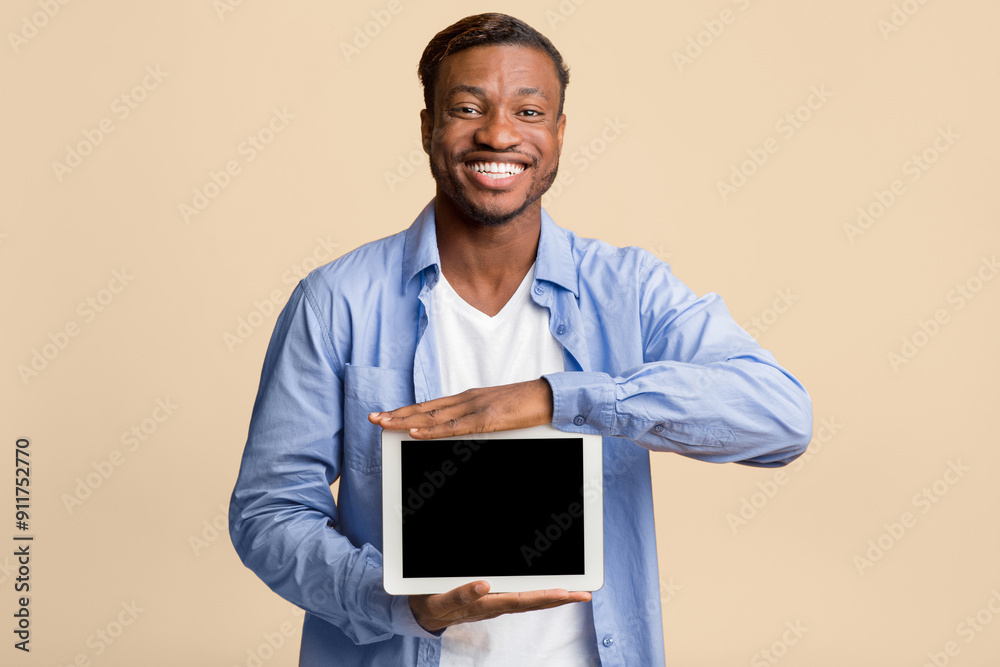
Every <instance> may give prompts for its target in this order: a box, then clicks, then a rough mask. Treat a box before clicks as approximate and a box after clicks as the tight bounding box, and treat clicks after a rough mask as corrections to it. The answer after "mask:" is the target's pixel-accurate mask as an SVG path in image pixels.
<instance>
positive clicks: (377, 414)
mask: <svg viewBox="0 0 1000 667" xmlns="http://www.w3.org/2000/svg"><path fill="white" fill-rule="evenodd" d="M380 414H382V413H381V412H369V413H368V418H369V419H371V418H372V417H378V416H379V415H380Z"/></svg>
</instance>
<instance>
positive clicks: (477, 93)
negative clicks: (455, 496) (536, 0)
mask: <svg viewBox="0 0 1000 667" xmlns="http://www.w3.org/2000/svg"><path fill="white" fill-rule="evenodd" d="M419 73H420V78H421V81H422V83H423V85H424V96H425V104H426V108H425V109H424V110H423V111H421V113H420V121H421V134H422V137H423V146H424V150H425V151H426V152H427V153H428V155H429V158H430V165H431V172H432V174H433V176H434V179H435V181H436V183H437V192H436V196H435V198H434V199H433V200H432V201H431V202H430V203H429V204H428V205H427V207H426V208H425V209H424V210H423V211H422V212H421V213H420V215H419V216H418V217H417V219H416V220H415V222H414V223H413V224H412V225H411V226H410V227H409V228H408V229H407V230H406V231H404V232H400V233H398V234H396V235H394V236H390V237H388V238H385V239H381V240H379V241H375V242H372V243H369V244H367V245H365V246H362V247H361V248H358V249H356V250H355V251H353V252H350V253H348V254H346V255H344V256H343V257H341V258H339V259H338V260H336V261H334V262H332V263H331V264H328V265H326V266H324V267H321V268H319V269H317V270H316V271H314V272H313V273H311V274H310V275H309V276H308V277H307V278H305V279H304V280H303V281H302V282H301V283H300V284H299V285H298V286H297V287H296V289H295V291H294V292H293V293H292V295H291V297H290V298H289V302H288V304H287V305H286V306H285V308H284V310H283V311H282V313H281V316H280V317H279V319H278V322H277V324H276V325H275V330H274V333H273V335H272V338H271V341H270V345H269V347H268V351H267V355H266V358H265V361H264V369H263V372H262V375H261V382H260V390H259V393H258V396H257V400H256V403H255V405H254V411H253V416H252V418H251V422H250V433H249V438H248V440H247V444H246V450H245V453H244V456H243V463H242V466H241V470H240V475H239V479H238V481H237V483H236V488H235V490H234V492H233V498H232V511H231V512H230V516H231V517H232V523H231V528H230V531H231V535H232V539H233V543H234V545H235V546H236V549H237V551H238V552H239V554H240V557H241V558H242V559H243V562H244V563H245V564H246V565H247V566H248V567H250V568H251V569H253V570H254V571H255V572H256V573H257V574H258V575H259V576H260V577H261V578H262V579H263V580H264V581H265V582H266V583H267V584H268V585H269V586H270V587H271V588H272V589H273V590H275V591H276V592H277V593H279V594H280V595H282V596H283V597H285V598H286V599H288V600H290V601H291V602H293V603H295V604H297V605H299V606H300V607H302V608H304V609H305V610H306V611H307V614H306V617H305V624H304V628H303V637H302V649H301V657H300V664H301V665H307V666H312V665H333V664H335V665H361V664H364V665H437V664H442V665H458V664H463V665H464V664H498V665H499V664H503V665H509V664H545V665H581V664H601V665H652V664H663V662H664V654H663V641H662V621H661V617H660V607H659V577H658V572H657V560H656V543H655V536H654V523H653V513H652V490H651V484H650V474H649V451H650V450H653V451H662V452H675V453H679V454H682V455H684V456H689V457H693V458H697V459H702V460H705V461H711V462H729V461H736V462H739V463H743V464H746V465H756V466H780V465H784V464H787V463H789V462H790V461H792V460H793V459H794V458H795V457H797V456H798V455H799V454H801V453H802V452H803V451H804V450H805V447H806V444H807V443H808V441H809V438H810V434H811V431H812V411H811V404H810V400H809V396H808V394H807V393H806V391H805V389H804V388H803V387H802V385H801V384H800V383H799V382H798V381H797V380H795V378H793V377H792V376H791V375H790V374H789V373H788V372H787V371H785V370H784V369H783V368H782V367H781V366H779V365H778V364H777V362H776V361H775V359H774V357H773V356H772V355H771V354H770V353H769V352H767V351H766V350H763V349H762V348H761V347H760V346H759V345H758V344H757V342H756V341H755V340H754V339H753V338H751V337H750V336H749V335H748V334H747V333H746V332H745V331H743V330H742V329H741V328H740V327H739V326H738V325H737V324H736V323H735V322H734V321H733V319H732V317H731V316H730V315H729V313H728V311H727V310H726V308H725V305H724V304H723V302H722V300H721V299H720V298H719V297H718V296H717V295H715V294H708V295H706V296H704V297H702V298H697V297H696V296H695V295H694V294H693V293H692V292H691V290H690V289H688V288H687V287H686V286H685V285H684V284H683V283H681V282H680V281H679V280H677V279H676V278H675V277H674V276H673V274H672V273H671V272H670V269H669V267H668V266H667V265H666V264H664V263H663V262H661V261H659V260H657V259H656V258H655V257H653V256H652V255H651V254H650V253H647V252H645V251H643V250H641V249H638V248H624V249H622V248H614V247H611V246H609V245H607V244H605V243H603V242H601V241H596V240H591V239H583V238H579V237H577V236H576V235H574V234H573V233H572V232H570V231H568V230H565V229H561V228H559V227H557V226H555V224H554V223H553V221H552V220H551V219H550V218H549V216H548V214H547V213H545V212H544V211H543V210H542V208H541V203H540V201H541V196H542V194H543V193H544V192H545V191H546V190H547V189H548V187H549V186H550V185H551V184H552V182H553V181H554V179H555V176H556V169H557V166H558V160H559V154H560V151H561V149H562V142H563V131H564V129H565V124H566V117H565V115H564V114H563V113H562V107H563V100H564V94H565V87H566V84H567V82H568V79H569V76H568V70H567V69H566V67H565V66H564V64H563V62H562V58H561V56H560V55H559V53H558V51H556V49H555V48H554V47H553V46H552V44H551V43H550V42H549V41H548V40H547V39H546V38H544V37H543V36H541V35H540V34H538V33H537V32H536V31H534V30H533V29H532V28H530V27H529V26H527V25H526V24H524V23H522V22H520V21H518V20H517V19H513V18H511V17H509V16H505V15H502V14H483V15H479V16H472V17H468V18H466V19H463V20H461V21H459V22H458V23H456V24H454V25H452V26H450V27H448V28H446V29H445V30H443V31H442V32H441V33H439V34H438V35H437V36H435V37H434V39H433V40H431V42H430V43H429V44H428V46H427V48H426V50H425V51H424V54H423V57H422V58H421V62H420V67H419ZM546 423H551V424H553V425H554V426H555V427H556V428H558V429H561V430H563V431H570V432H579V433H593V434H599V435H602V436H605V437H604V471H605V479H604V503H605V508H604V531H605V532H604V535H605V583H604V586H603V588H601V589H600V590H599V591H595V592H593V593H592V594H591V593H588V592H568V591H564V590H549V591H536V592H532V593H517V594H514V593H509V594H503V593H500V594H494V593H489V592H488V590H489V586H488V583H487V582H485V581H476V582H469V583H468V584H466V585H464V586H461V587H459V588H457V589H455V590H453V591H451V592H448V593H444V594H440V595H425V596H409V597H407V596H390V595H388V594H387V593H386V592H385V591H384V589H383V588H382V555H381V544H382V533H381V468H380V466H381V458H380V456H381V451H380V445H379V438H380V432H381V429H400V430H402V429H406V430H409V432H410V434H411V436H412V437H414V438H418V439H419V438H433V437H441V436H447V435H460V434H467V433H474V432H482V431H496V430H507V429H514V428H522V427H528V426H533V425H539V424H546ZM526 464H529V463H526ZM338 477H339V479H340V488H339V496H338V503H337V504H335V503H334V500H333V498H332V495H331V493H330V489H329V487H330V485H331V484H332V483H333V482H334V480H336V479H337V478H338ZM512 485H513V486H514V487H515V488H516V480H512ZM491 492H494V490H491V489H484V493H491ZM497 492H498V491H497ZM504 492H507V493H510V492H514V491H511V490H505V491H504ZM482 528H483V527H481V526H455V530H456V531H474V530H478V529H482Z"/></svg>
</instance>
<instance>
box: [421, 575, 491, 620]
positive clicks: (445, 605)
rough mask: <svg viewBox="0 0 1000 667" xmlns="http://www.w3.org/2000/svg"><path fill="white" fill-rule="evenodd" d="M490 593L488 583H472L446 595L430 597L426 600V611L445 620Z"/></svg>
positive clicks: (440, 594)
mask: <svg viewBox="0 0 1000 667" xmlns="http://www.w3.org/2000/svg"><path fill="white" fill-rule="evenodd" d="M489 592H490V584H489V582H488V581H472V582H469V583H467V584H463V585H462V586H459V587H458V588H454V589H452V590H450V591H448V592H447V593H439V594H437V595H431V596H429V597H428V598H427V606H428V609H429V610H430V611H431V612H432V613H434V615H435V616H438V617H439V618H446V617H448V616H449V615H452V614H454V613H455V612H457V611H459V610H461V609H464V608H467V607H468V606H469V605H472V604H475V603H476V602H478V601H479V600H481V599H482V598H483V597H484V596H486V595H487V594H488V593H489Z"/></svg>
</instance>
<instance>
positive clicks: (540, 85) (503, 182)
mask: <svg viewBox="0 0 1000 667" xmlns="http://www.w3.org/2000/svg"><path fill="white" fill-rule="evenodd" d="M434 106H435V108H434V109H431V110H424V111H421V112H420V122H421V134H422V135H423V143H424V150H426V151H427V152H428V154H429V155H430V164H431V173H432V174H433V175H434V179H435V180H436V181H437V187H438V194H439V195H443V196H446V197H448V198H450V199H451V200H452V202H453V203H454V204H455V207H456V208H457V209H458V210H459V211H461V212H462V213H463V214H464V215H465V216H466V217H468V218H469V219H471V220H473V221H476V222H478V223H480V224H482V225H485V226H496V225H502V224H505V223H506V222H509V221H510V220H512V219H513V218H515V217H517V216H518V215H520V214H521V213H523V212H524V211H525V210H527V209H528V208H529V207H531V206H540V205H541V204H540V203H537V202H538V200H539V199H540V198H541V196H542V195H543V194H544V193H545V191H546V190H548V189H549V187H550V186H551V185H552V183H553V181H554V180H555V177H556V172H557V170H558V167H559V153H560V151H561V150H562V141H563V130H564V128H565V126H566V116H565V115H559V77H558V75H557V74H556V69H555V64H553V62H552V59H551V58H549V56H548V55H547V54H546V53H545V52H544V51H540V50H538V49H533V48H529V47H524V46H495V45H493V46H477V47H474V48H471V49H466V50H465V51H460V52H459V53H456V54H455V55H452V56H448V57H447V58H445V59H444V61H442V63H441V69H440V70H439V72H438V79H437V84H436V87H435V90H434Z"/></svg>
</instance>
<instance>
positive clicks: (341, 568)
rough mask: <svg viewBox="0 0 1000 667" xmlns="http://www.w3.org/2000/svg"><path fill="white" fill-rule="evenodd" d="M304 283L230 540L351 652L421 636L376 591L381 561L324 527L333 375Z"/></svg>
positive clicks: (337, 404) (266, 381) (332, 445)
mask: <svg viewBox="0 0 1000 667" xmlns="http://www.w3.org/2000/svg"><path fill="white" fill-rule="evenodd" d="M317 312H318V309H317V308H316V306H315V302H314V300H313V298H312V295H311V292H310V290H309V288H308V284H307V283H306V282H304V281H303V282H300V283H299V285H298V287H296V289H295V290H294V291H293V292H292V295H291V297H290V298H289V300H288V303H287V304H286V306H285V308H284V309H283V310H282V312H281V315H280V316H279V317H278V321H277V323H276V325H275V329H274V333H273V334H272V336H271V341H270V343H269V345H268V350H267V355H266V356H265V359H264V368H263V371H262V373H261V380H260V389H259V390H258V393H257V399H256V402H255V404H254V409H253V415H252V417H251V420H250V432H249V437H248V439H247V443H246V449H245V450H244V453H243V461H242V464H241V467H240V474H239V478H238V479H237V482H236V487H235V489H234V491H233V495H232V500H231V503H230V512H229V515H230V536H231V537H232V541H233V545H234V546H235V547H236V551H237V553H238V554H239V556H240V558H241V559H242V561H243V563H244V564H245V565H246V566H247V567H249V568H250V569H251V570H253V571H254V572H255V573H256V574H257V576H259V577H260V578H261V579H262V580H263V581H264V583H266V584H267V585H268V586H269V587H270V588H271V589H272V590H274V591H275V592H276V593H278V594H279V595H281V596H282V597H284V598H285V599H287V600H288V601H290V602H292V603H293V604H296V605H298V606H299V607H302V608H303V609H305V610H306V611H308V612H310V613H312V614H315V615H316V616H318V617H320V618H322V619H324V620H325V621H328V622H329V623H332V624H334V625H336V626H338V627H339V628H340V629H341V630H343V631H344V633H345V634H347V636H348V637H350V638H351V640H353V641H354V642H355V643H357V644H365V643H369V642H375V641H380V640H384V639H388V638H389V637H390V636H392V635H393V634H400V635H411V636H419V637H432V636H435V635H433V634H431V633H428V632H426V631H425V630H424V629H423V628H422V627H420V625H419V624H417V622H416V620H415V619H414V617H413V613H412V611H411V609H410V606H409V604H408V600H407V598H406V597H405V596H391V595H389V594H388V593H386V592H385V590H384V589H383V588H382V554H381V553H379V551H378V550H377V549H375V547H373V546H372V545H371V544H364V545H362V546H360V547H356V546H354V545H353V544H352V543H351V542H350V540H348V538H347V537H345V536H344V535H342V534H340V533H338V532H337V530H336V529H335V528H334V527H333V526H335V525H336V523H337V519H338V509H337V506H336V504H335V503H334V500H333V495H332V494H331V493H330V485H331V484H332V483H333V482H334V480H336V479H337V477H338V476H339V475H340V466H341V462H342V451H343V450H342V438H343V431H344V429H343V401H344V397H343V385H342V382H341V373H342V366H341V364H340V363H339V362H338V361H337V359H336V356H335V354H334V351H333V349H332V343H331V339H330V336H329V334H328V332H327V329H326V326H325V324H324V323H323V321H322V320H321V319H320V318H318V317H317Z"/></svg>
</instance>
